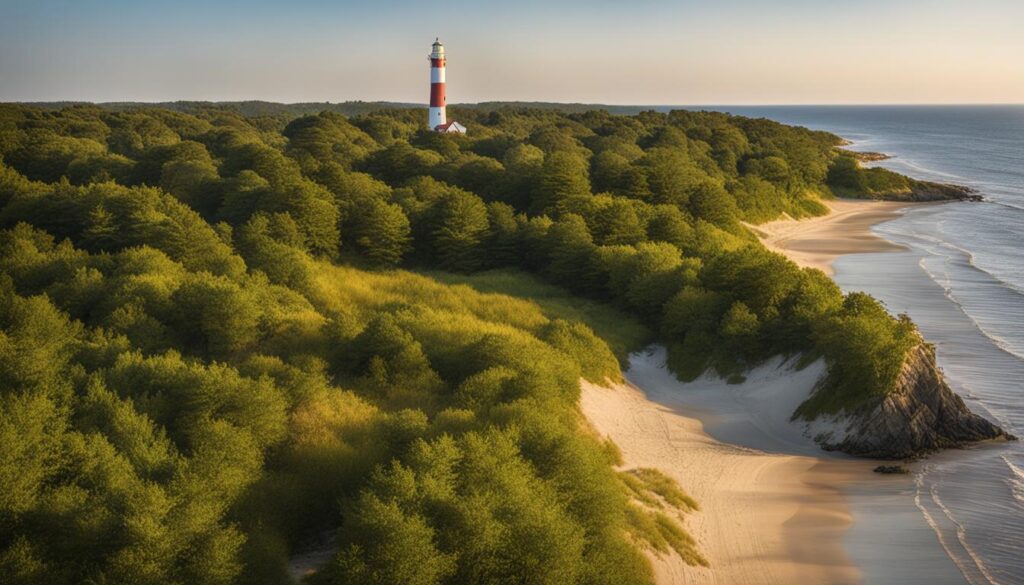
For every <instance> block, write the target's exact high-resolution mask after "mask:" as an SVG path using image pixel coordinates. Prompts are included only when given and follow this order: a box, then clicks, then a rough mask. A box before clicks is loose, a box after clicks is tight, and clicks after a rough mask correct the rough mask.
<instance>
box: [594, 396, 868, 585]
mask: <svg viewBox="0 0 1024 585" xmlns="http://www.w3.org/2000/svg"><path fill="white" fill-rule="evenodd" d="M581 406H582V408H583V412H584V414H585V415H586V416H587V418H588V419H589V420H590V422H591V424H592V425H593V426H594V427H595V428H596V429H597V431H598V432H599V433H600V434H601V435H603V436H607V437H610V438H611V439H612V440H613V441H614V442H615V443H616V444H617V445H618V446H619V448H620V449H621V450H622V454H623V459H624V461H625V467H626V468H632V467H655V468H657V469H659V470H661V471H663V472H664V473H666V474H668V475H670V476H671V477H673V478H674V479H676V481H678V482H679V484H680V485H681V486H682V487H683V489H684V490H686V491H687V492H688V493H689V494H690V495H691V496H693V497H694V498H696V499H697V501H698V502H699V503H700V506H701V510H700V511H698V512H693V513H691V514H689V515H688V516H687V517H686V528H687V530H688V531H689V532H690V534H691V535H692V536H694V538H696V539H697V541H698V543H699V546H700V549H701V551H702V552H703V554H704V555H705V556H706V557H707V558H708V560H709V561H710V567H691V566H687V565H686V564H685V563H683V562H682V560H681V559H680V558H679V557H678V556H676V555H671V556H664V557H660V558H659V557H652V560H653V564H654V568H655V576H656V579H657V582H658V583H659V584H661V585H670V584H680V583H701V584H703V583H707V584H712V583H714V584H723V585H724V584H740V585H755V584H767V583H807V584H813V583H821V584H825V583H833V584H842V583H859V582H860V580H861V575H860V572H859V571H858V569H857V568H856V567H855V566H854V565H853V564H852V563H851V561H850V560H849V559H848V558H847V556H846V554H845V552H844V550H843V544H842V538H843V535H844V533H845V532H846V530H847V529H848V528H849V526H850V524H851V515H850V511H849V509H848V507H847V505H846V502H845V501H844V498H843V496H842V493H841V492H840V489H839V486H841V485H842V484H843V483H844V482H845V481H846V479H847V478H848V477H849V476H851V475H852V474H855V473H863V472H865V469H864V467H865V464H863V463H861V462H852V461H835V460H823V459H819V458H816V457H809V456H803V455H781V454H770V453H766V452H763V451H758V450H754V449H749V448H746V447H741V446H737V445H731V444H728V443H723V442H719V441H716V440H715V439H713V438H712V437H710V436H709V435H707V434H706V433H705V432H704V429H703V424H702V423H701V421H700V420H698V419H696V418H692V417H688V416H685V415H684V414H683V413H682V412H680V411H678V410H676V409H673V408H670V407H668V406H666V405H664V404H660V403H658V402H654V401H652V400H650V399H649V398H648V396H647V395H646V394H645V393H644V392H643V391H642V390H640V389H639V388H637V387H636V386H633V385H631V384H628V383H627V384H618V385H615V386H611V387H601V386H597V385H594V384H589V383H584V384H583V395H582V399H581Z"/></svg>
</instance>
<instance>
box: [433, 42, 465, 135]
mask: <svg viewBox="0 0 1024 585" xmlns="http://www.w3.org/2000/svg"><path fill="white" fill-rule="evenodd" d="M427 58H428V59H429V60H430V113H429V114H428V115H427V124H428V126H429V127H430V129H431V130H436V131H437V132H447V133H458V134H465V133H466V128H465V127H464V126H463V125H462V124H459V123H458V122H456V121H454V120H452V121H451V122H449V121H448V116H447V114H446V113H445V105H446V103H447V102H446V101H445V95H444V89H445V83H444V66H445V62H446V59H445V56H444V45H442V44H441V40H440V39H434V46H433V50H432V51H431V52H430V55H428V56H427Z"/></svg>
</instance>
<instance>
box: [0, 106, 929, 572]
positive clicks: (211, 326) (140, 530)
mask: <svg viewBox="0 0 1024 585" xmlns="http://www.w3.org/2000/svg"><path fill="white" fill-rule="evenodd" d="M453 110H455V111H453V112H452V114H453V117H455V118H457V119H459V120H460V122H463V123H465V124H466V126H467V127H468V128H469V133H468V135H466V136H446V135H439V134H435V133H432V132H427V131H425V130H423V128H424V126H425V117H426V113H425V112H424V111H422V109H388V110H382V111H377V112H370V113H364V114H359V115H355V116H352V117H345V116H343V115H341V114H338V113H335V112H323V113H318V114H310V115H302V116H295V115H293V114H290V113H288V112H278V113H274V114H269V115H254V116H245V115H242V114H241V113H238V112H234V111H232V110H231V109H229V108H223V107H205V106H202V105H200V106H196V107H194V108H192V109H191V110H190V111H189V112H183V111H172V110H168V109H160V108H153V109H129V110H111V109H104V108H99V107H95V106H87V105H78V106H72V107H67V108H63V109H59V110H50V109H42V108H36V107H29V106H14V105H7V106H4V105H0V230H2V231H0V297H2V302H0V581H2V582H4V583H43V582H45V583H136V584H138V583H287V582H288V581H289V579H288V576H287V574H286V573H285V566H286V560H287V558H288V557H289V555H291V554H293V553H294V552H296V551H298V550H301V549H302V548H303V547H305V546H307V545H308V543H309V542H310V540H311V539H314V538H316V537H317V536H318V535H320V534H323V533H336V535H337V536H336V546H337V553H336V554H335V555H334V558H333V560H332V561H330V562H329V563H328V564H327V566H326V567H325V568H324V569H323V570H321V571H320V572H319V573H318V574H317V575H316V576H315V577H313V578H312V580H313V581H315V582H317V583H325V584H327V583H332V584H333V583H381V584H386V583H406V584H413V585H419V584H422V585H429V584H442V583H443V584H456V583H459V584H461V583H504V582H510V579H511V577H512V576H514V577H515V578H514V582H517V583H551V584H555V583H559V584H560V583H585V584H600V583H608V584H619V583H648V582H650V580H651V574H650V567H649V566H648V563H647V561H646V559H645V558H644V556H643V554H642V553H641V550H642V549H649V550H652V551H654V554H679V555H681V556H682V557H683V558H684V559H686V560H687V561H688V562H691V563H703V562H704V560H703V558H702V557H701V556H700V553H699V551H698V549H697V547H696V546H695V544H694V542H693V541H692V539H690V537H689V536H688V535H687V534H686V532H685V530H684V528H683V526H684V525H685V514H686V513H687V512H688V511H690V510H693V509H695V508H696V507H697V504H698V503H697V502H694V501H692V500H691V499H689V498H688V497H687V496H686V495H685V494H684V493H683V492H682V491H681V490H679V488H678V486H675V485H674V483H672V482H671V481H670V480H668V479H667V478H666V477H664V476H662V475H660V474H659V473H658V472H656V471H654V470H643V469H641V470H628V471H625V470H622V471H617V470H616V469H617V467H618V464H619V463H620V462H621V461H620V459H619V456H618V453H617V450H616V448H615V447H614V445H612V444H609V443H606V442H602V441H601V440H600V439H599V438H597V437H594V436H593V435H592V433H591V432H590V431H589V430H588V427H587V426H586V424H585V421H583V420H582V418H581V416H580V414H579V412H578V408H577V399H578V395H579V379H580V378H581V377H583V378H586V379H589V380H593V381H598V382H599V381H602V380H605V379H607V378H610V379H618V378H619V377H620V375H621V374H620V370H619V365H620V363H621V361H622V360H623V359H624V357H625V354H626V353H627V352H628V351H629V350H631V349H636V348H637V347H638V346H640V345H642V344H643V343H645V342H647V341H649V340H650V339H652V338H653V339H658V340H660V341H661V342H663V343H665V344H666V345H667V346H668V347H669V348H670V356H671V364H672V367H673V369H674V370H675V371H676V372H677V374H678V375H680V376H681V377H684V378H692V377H695V376H697V375H699V374H700V373H701V372H703V371H705V370H707V369H709V368H712V369H714V370H715V371H717V372H718V373H720V374H722V375H725V376H733V377H739V376H741V375H742V372H743V371H744V370H745V368H746V367H748V366H749V365H751V364H754V363H757V362H759V361H761V360H763V359H764V358H766V357H768V356H771V355H774V354H778V353H784V354H797V353H801V354H803V355H805V356H807V359H813V358H817V357H819V356H820V357H824V358H825V360H826V362H827V364H828V375H827V378H826V380H825V382H824V384H823V386H822V388H821V389H820V390H819V391H818V392H817V394H816V395H815V397H814V402H813V403H811V404H809V405H808V408H805V409H804V412H805V414H807V415H808V416H814V415H815V414H817V413H819V412H823V411H826V412H834V411H837V410H839V409H842V408H849V407H851V406H854V405H856V404H858V403H859V401H861V400H864V399H865V398H866V397H869V396H872V395H876V394H879V393H885V392H888V391H889V390H890V389H891V388H892V387H893V384H894V380H895V376H896V374H897V372H898V369H899V366H900V364H901V363H902V360H903V356H904V355H905V354H906V352H907V351H908V350H909V349H910V348H911V347H912V346H913V345H915V344H916V343H918V336H917V334H916V332H915V330H914V327H913V324H912V323H910V322H909V320H908V319H906V318H893V317H891V316H890V315H889V314H888V313H887V312H886V311H885V309H884V308H883V307H882V306H881V305H880V304H879V303H878V302H876V301H875V300H874V299H872V298H871V297H869V296H867V295H864V294H859V293H853V294H849V295H843V294H842V293H841V291H840V290H839V289H838V287H836V285H835V284H834V283H833V282H832V281H831V280H830V279H829V278H827V277H826V276H825V275H824V274H823V273H821V272H819V271H815V270H807V269H800V268H798V267H797V266H796V265H794V264H793V263H791V262H789V261H788V260H786V259H785V258H783V257H782V256H780V255H777V254H774V253H772V252H769V251H768V250H766V249H765V248H764V247H763V246H761V245H760V244H759V243H758V242H757V240H756V238H755V237H754V236H753V235H752V233H751V232H750V230H749V229H748V228H747V227H746V224H748V223H758V222H763V221H766V220H769V219H773V218H776V217H778V216H779V215H781V214H783V213H785V214H788V215H790V216H793V217H803V216H808V215H815V214H821V213H824V212H825V211H826V208H825V207H824V205H823V204H822V203H821V200H822V199H823V198H828V197H831V196H832V190H831V188H832V187H833V186H835V187H841V188H842V189H844V190H845V191H846V192H855V191H856V186H857V185H860V184H862V183H861V181H863V182H864V183H863V184H864V185H869V184H874V183H871V181H875V180H876V179H873V178H870V177H868V176H865V175H866V174H869V173H870V171H868V170H866V169H862V168H860V167H859V166H858V165H853V166H851V165H849V163H848V162H847V161H846V160H845V159H846V158H848V157H843V156H840V155H838V154H837V152H836V150H835V146H836V145H838V144H839V142H840V141H839V139H838V137H836V136H833V135H831V134H827V133H822V132H813V131H809V130H807V129H803V128H794V127H788V126H784V125H781V124H777V123H774V122H771V121H768V120H763V119H748V118H741V117H732V116H728V115H724V114H718V113H708V112H686V111H674V112H671V113H668V114H659V113H654V112H644V113H640V114H637V115H634V116H621V115H612V114H609V113H608V112H604V111H587V112H581V113H571V114H568V113H563V112H558V111H553V110H542V109H522V108H511V107H509V108H496V109H468V108H467V109H453ZM830 181H831V183H832V184H831V185H830ZM460 283H468V284H460ZM475 285H476V286H475ZM566 291H568V292H566ZM501 293H505V294H501ZM571 295H573V296H571ZM578 298H586V299H589V300H588V301H586V302H582V301H579V302H578V301H576V300H574V299H578ZM580 307H583V308H580ZM595 331H596V333H595Z"/></svg>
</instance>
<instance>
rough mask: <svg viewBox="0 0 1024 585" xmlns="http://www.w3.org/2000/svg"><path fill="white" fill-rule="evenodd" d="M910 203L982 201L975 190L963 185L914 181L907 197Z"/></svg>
mask: <svg viewBox="0 0 1024 585" xmlns="http://www.w3.org/2000/svg"><path fill="white" fill-rule="evenodd" d="M908 200H910V201H982V200H984V197H982V196H981V194H980V193H978V192H977V191H976V190H974V189H972V188H970V187H965V186H963V185H953V184H950V183H934V182H932V181H917V180H914V181H913V182H912V183H911V185H910V193H909V195H908Z"/></svg>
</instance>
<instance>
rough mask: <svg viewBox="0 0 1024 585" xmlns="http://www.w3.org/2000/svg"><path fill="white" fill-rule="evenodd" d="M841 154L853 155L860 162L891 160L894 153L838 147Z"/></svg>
mask: <svg viewBox="0 0 1024 585" xmlns="http://www.w3.org/2000/svg"><path fill="white" fill-rule="evenodd" d="M836 150H838V151H839V153H840V154H843V155H846V156H850V157H853V158H854V159H856V160H858V161H860V162H878V161H880V160H889V159H890V158H892V155H888V154H885V153H884V152H868V151H864V150H847V149H845V148H837V149H836Z"/></svg>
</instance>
